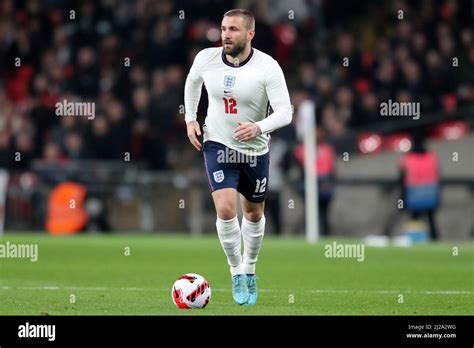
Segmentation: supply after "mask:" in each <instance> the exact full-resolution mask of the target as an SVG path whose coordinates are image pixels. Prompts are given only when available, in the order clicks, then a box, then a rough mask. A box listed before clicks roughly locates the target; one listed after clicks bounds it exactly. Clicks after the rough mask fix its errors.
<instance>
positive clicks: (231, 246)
mask: <svg viewBox="0 0 474 348" xmlns="http://www.w3.org/2000/svg"><path fill="white" fill-rule="evenodd" d="M216 227H217V235H218V236H219V240H220V242H221V245H222V249H224V253H225V255H226V256H227V263H228V264H229V266H230V273H231V274H232V277H233V276H235V275H237V274H243V273H244V270H243V264H242V255H241V253H242V237H241V233H240V226H239V220H238V219H237V215H236V216H235V217H234V218H233V219H230V220H222V219H219V218H217V221H216Z"/></svg>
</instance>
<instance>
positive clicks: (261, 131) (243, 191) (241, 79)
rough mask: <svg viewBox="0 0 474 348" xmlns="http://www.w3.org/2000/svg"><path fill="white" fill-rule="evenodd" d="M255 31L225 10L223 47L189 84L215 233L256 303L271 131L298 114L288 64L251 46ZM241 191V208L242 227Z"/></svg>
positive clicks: (204, 55) (197, 66)
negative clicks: (202, 111) (202, 110)
mask: <svg viewBox="0 0 474 348" xmlns="http://www.w3.org/2000/svg"><path fill="white" fill-rule="evenodd" d="M254 36H255V19H254V17H253V15H252V14H251V13H250V12H249V11H247V10H241V9H235V10H231V11H228V12H227V13H225V14H224V17H223V19H222V25H221V38H222V44H223V46H222V47H213V48H206V49H204V50H202V51H200V52H199V53H198V54H197V55H196V58H195V59H194V63H193V65H192V67H191V70H190V72H189V74H188V76H187V79H186V85H185V90H184V99H185V109H186V115H185V121H186V125H187V134H188V138H189V141H190V142H191V144H192V145H194V147H195V148H196V149H197V150H198V151H200V150H201V149H202V150H203V154H204V164H205V169H206V172H207V180H208V186H209V189H210V191H211V192H212V198H213V201H214V205H215V208H216V213H217V221H216V228H217V234H218V236H219V240H220V243H221V245H222V248H223V249H224V253H225V254H226V256H227V262H228V264H229V266H230V272H231V275H232V295H233V298H234V301H235V302H236V303H237V304H239V305H243V304H248V305H255V304H256V302H257V277H256V276H255V265H256V263H257V258H258V254H259V251H260V247H261V245H262V239H263V235H264V231H265V216H264V202H265V195H266V191H267V187H268V174H269V173H268V167H269V158H270V156H269V147H268V142H269V140H270V135H269V133H271V132H272V131H274V130H276V129H278V128H280V127H283V126H286V125H288V124H289V123H290V122H291V119H292V108H291V104H290V97H289V94H288V89H287V87H286V82H285V77H284V76H283V71H282V70H281V68H280V66H279V65H278V63H277V62H276V61H275V60H274V59H273V58H272V57H270V56H269V55H267V54H265V53H263V52H261V51H259V50H257V49H255V48H253V47H252V46H251V42H252V39H253V37H254ZM203 83H204V85H205V86H206V89H207V92H208V95H209V107H208V110H207V117H206V119H205V123H204V125H203V127H202V130H203V145H202V144H201V143H200V141H199V136H200V135H201V130H200V127H199V123H198V122H197V121H196V112H197V108H198V104H199V99H200V97H201V87H202V84H203ZM269 105H270V106H271V108H272V109H273V113H272V114H270V115H268V110H269ZM237 193H239V194H240V204H241V207H242V211H243V218H242V225H241V226H239V221H238V219H237V206H236V204H237V196H238V194H237ZM242 239H243V244H244V252H243V256H242V251H241V245H242Z"/></svg>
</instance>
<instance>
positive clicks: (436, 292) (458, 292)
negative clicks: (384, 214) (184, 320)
mask: <svg viewBox="0 0 474 348" xmlns="http://www.w3.org/2000/svg"><path fill="white" fill-rule="evenodd" d="M16 289H18V290H54V291H57V290H74V291H170V290H171V289H163V288H161V289H159V288H135V287H131V288H107V287H91V288H87V287H75V286H65V287H59V286H8V285H3V286H0V290H16ZM212 291H218V292H226V291H230V289H214V288H212ZM259 291H261V292H276V291H275V290H273V289H259ZM306 291H308V292H310V293H317V294H321V293H328V294H331V293H336V294H350V293H354V294H357V293H371V294H424V295H471V294H472V293H473V292H472V291H465V290H425V291H412V290H347V289H346V290H341V289H339V290H338V289H334V290H333V289H310V290H306ZM279 292H281V291H279ZM286 292H288V293H292V292H294V291H293V290H286ZM298 292H299V291H298Z"/></svg>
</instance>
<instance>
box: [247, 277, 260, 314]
mask: <svg viewBox="0 0 474 348" xmlns="http://www.w3.org/2000/svg"><path fill="white" fill-rule="evenodd" d="M257 279H258V278H257V276H256V275H255V274H247V288H248V292H249V297H248V300H247V304H248V305H250V306H254V305H256V304H257V295H258V293H257Z"/></svg>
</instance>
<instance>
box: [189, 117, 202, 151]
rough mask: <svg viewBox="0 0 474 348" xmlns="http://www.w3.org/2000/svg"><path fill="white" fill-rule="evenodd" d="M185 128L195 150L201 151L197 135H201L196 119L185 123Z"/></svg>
mask: <svg viewBox="0 0 474 348" xmlns="http://www.w3.org/2000/svg"><path fill="white" fill-rule="evenodd" d="M186 129H187V131H188V138H189V141H190V142H191V144H193V146H194V147H195V148H196V150H198V151H201V148H202V145H201V143H200V142H199V139H198V137H199V136H201V128H200V127H199V123H198V122H197V121H191V122H189V123H186Z"/></svg>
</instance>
